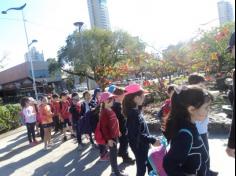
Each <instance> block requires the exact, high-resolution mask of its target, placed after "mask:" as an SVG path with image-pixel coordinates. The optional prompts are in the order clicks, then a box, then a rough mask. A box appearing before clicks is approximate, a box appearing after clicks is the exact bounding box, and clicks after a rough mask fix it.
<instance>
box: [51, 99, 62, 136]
mask: <svg viewBox="0 0 236 176" xmlns="http://www.w3.org/2000/svg"><path fill="white" fill-rule="evenodd" d="M51 110H52V113H53V123H54V127H55V134H56V133H58V132H59V130H61V123H60V100H59V95H57V94H53V95H52V101H51Z"/></svg>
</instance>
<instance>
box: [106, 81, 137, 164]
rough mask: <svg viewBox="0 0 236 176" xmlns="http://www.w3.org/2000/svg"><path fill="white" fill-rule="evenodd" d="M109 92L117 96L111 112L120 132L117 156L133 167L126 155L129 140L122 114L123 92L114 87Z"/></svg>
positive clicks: (125, 121) (132, 162)
mask: <svg viewBox="0 0 236 176" xmlns="http://www.w3.org/2000/svg"><path fill="white" fill-rule="evenodd" d="M111 87H112V86H111ZM109 92H110V93H113V94H114V95H116V96H117V97H116V98H115V101H114V104H113V106H112V110H113V111H114V112H115V113H116V116H117V118H118V120H119V126H120V132H121V136H120V137H119V142H120V148H119V152H118V155H119V156H120V157H122V159H123V163H125V164H131V165H133V164H135V161H134V160H133V159H132V158H130V156H129V153H128V148H129V139H128V130H127V126H126V123H127V120H126V118H125V117H124V115H123V114H122V101H123V99H124V96H125V90H123V89H122V88H119V87H116V86H115V87H114V89H109Z"/></svg>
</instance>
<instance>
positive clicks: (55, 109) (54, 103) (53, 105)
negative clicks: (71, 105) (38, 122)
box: [51, 101, 60, 116]
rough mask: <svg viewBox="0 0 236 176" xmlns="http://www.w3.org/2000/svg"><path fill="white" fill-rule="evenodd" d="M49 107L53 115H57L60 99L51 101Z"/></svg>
mask: <svg viewBox="0 0 236 176" xmlns="http://www.w3.org/2000/svg"><path fill="white" fill-rule="evenodd" d="M51 109H52V113H53V114H54V116H58V115H59V114H60V101H52V102H51Z"/></svg>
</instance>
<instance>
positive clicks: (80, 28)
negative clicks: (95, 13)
mask: <svg viewBox="0 0 236 176" xmlns="http://www.w3.org/2000/svg"><path fill="white" fill-rule="evenodd" d="M83 25H84V22H81V21H80V22H75V23H74V26H75V27H77V28H78V29H79V34H80V46H81V51H82V57H83V59H84V47H83V39H82V35H81V32H82V27H83ZM74 64H75V62H74ZM86 80H87V87H88V90H89V81H88V76H86Z"/></svg>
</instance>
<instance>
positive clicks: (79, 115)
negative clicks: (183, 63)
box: [21, 75, 218, 176]
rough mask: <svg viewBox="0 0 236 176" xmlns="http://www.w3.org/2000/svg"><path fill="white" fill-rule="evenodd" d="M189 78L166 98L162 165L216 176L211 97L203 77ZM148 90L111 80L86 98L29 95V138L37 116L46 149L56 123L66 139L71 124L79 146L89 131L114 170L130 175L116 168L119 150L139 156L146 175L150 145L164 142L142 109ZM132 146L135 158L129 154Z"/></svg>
mask: <svg viewBox="0 0 236 176" xmlns="http://www.w3.org/2000/svg"><path fill="white" fill-rule="evenodd" d="M189 84H191V85H186V86H182V87H178V86H175V85H173V86H169V88H168V91H167V92H168V95H169V96H170V99H168V100H166V101H165V104H164V105H163V107H162V109H161V111H160V113H159V117H160V118H161V120H162V128H161V129H162V132H163V135H164V136H165V137H166V139H167V141H168V143H169V144H170V149H169V150H168V152H167V154H166V155H165V157H164V158H163V167H164V169H165V172H166V174H167V175H178V176H184V175H196V176H215V175H218V174H217V173H216V172H213V171H211V170H210V159H209V145H208V139H207V131H208V130H207V127H208V122H209V120H208V118H207V113H208V111H209V106H210V103H211V102H212V100H213V98H212V96H211V95H210V93H209V92H208V91H206V90H205V89H204V78H203V77H201V76H199V75H191V76H190V77H189ZM146 94H148V92H147V91H145V90H144V89H143V88H142V87H141V86H140V85H138V84H132V85H129V86H127V87H126V88H125V89H122V88H119V87H116V86H113V87H112V88H110V89H109V92H103V93H101V92H100V90H99V89H96V90H95V94H94V97H93V98H92V97H91V95H90V93H89V92H85V93H84V94H83V97H84V101H83V102H82V103H81V101H80V97H79V95H78V93H73V94H72V96H71V97H69V96H68V95H67V94H66V93H65V92H63V93H62V94H61V97H60V98H61V100H60V99H59V96H58V95H56V94H55V95H53V96H52V100H51V102H49V101H48V99H47V97H43V98H42V99H41V103H40V105H39V106H35V105H34V103H32V102H31V101H30V99H29V98H23V99H22V101H21V105H22V108H23V110H22V113H23V115H24V118H25V122H26V126H27V131H28V137H29V142H30V143H31V144H33V145H34V144H37V141H36V139H35V133H34V128H35V125H36V122H37V121H38V122H39V123H40V127H41V128H42V129H43V130H41V132H43V133H44V135H43V136H42V137H43V140H44V142H45V149H47V147H48V145H50V141H51V129H52V127H53V126H54V128H55V132H58V131H60V130H63V133H64V138H63V140H64V141H66V140H67V136H66V131H67V130H70V131H71V135H72V137H73V135H74V132H75V133H76V137H77V140H78V148H79V150H81V149H83V146H84V144H83V143H82V138H81V136H82V134H86V135H87V136H88V137H89V139H90V142H91V144H92V145H93V146H94V147H96V148H99V150H100V154H101V158H100V161H110V163H111V167H112V174H113V175H115V176H126V175H127V174H125V173H123V172H122V171H120V170H119V168H118V164H117V157H118V156H120V157H122V158H123V161H124V162H125V163H128V164H135V162H136V167H137V174H136V175H137V176H145V174H146V172H147V171H148V172H151V171H152V170H153V169H152V167H151V165H150V164H149V162H148V151H149V149H150V146H151V145H152V146H154V147H158V146H160V145H161V141H160V140H159V139H158V138H157V137H155V136H152V135H151V134H150V132H149V129H148V126H147V123H146V122H145V117H144V114H143V112H142V106H143V103H144V100H145V95H146ZM36 109H37V110H36ZM61 125H62V126H61ZM93 133H95V139H96V143H97V144H95V142H94V138H93V135H92V134H93ZM97 136H99V137H97ZM98 138H99V140H97V139H98ZM118 143H120V145H119V150H118V148H117V147H118ZM128 146H130V148H131V150H132V152H133V154H134V156H135V160H133V159H132V158H131V157H130V156H129V153H128ZM108 151H109V152H108Z"/></svg>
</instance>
